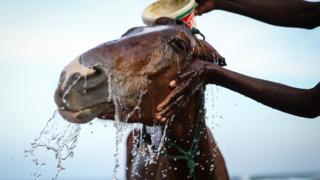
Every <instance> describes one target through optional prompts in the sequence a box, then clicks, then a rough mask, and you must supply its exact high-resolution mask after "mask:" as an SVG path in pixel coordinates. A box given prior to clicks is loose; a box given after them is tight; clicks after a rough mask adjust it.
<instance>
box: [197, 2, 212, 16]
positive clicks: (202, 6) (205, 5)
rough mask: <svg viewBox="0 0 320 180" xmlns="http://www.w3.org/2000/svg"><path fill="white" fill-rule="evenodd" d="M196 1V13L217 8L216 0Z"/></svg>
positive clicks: (200, 13)
mask: <svg viewBox="0 0 320 180" xmlns="http://www.w3.org/2000/svg"><path fill="white" fill-rule="evenodd" d="M196 2H197V3H198V6H197V7H196V11H195V13H196V15H202V14H204V13H207V12H209V11H212V10H214V9H215V2H216V0H196Z"/></svg>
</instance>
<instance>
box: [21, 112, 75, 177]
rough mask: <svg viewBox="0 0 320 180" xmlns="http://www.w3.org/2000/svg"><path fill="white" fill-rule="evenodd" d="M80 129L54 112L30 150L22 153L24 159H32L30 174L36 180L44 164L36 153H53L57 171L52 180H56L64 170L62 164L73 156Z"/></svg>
mask: <svg viewBox="0 0 320 180" xmlns="http://www.w3.org/2000/svg"><path fill="white" fill-rule="evenodd" d="M80 129H81V128H80V125H77V124H71V123H69V122H67V121H65V120H63V119H62V117H60V116H57V110H56V111H54V113H53V116H52V118H50V119H49V120H48V122H47V124H46V126H45V127H44V128H43V130H42V131H41V133H40V135H39V136H38V138H36V139H35V140H34V141H33V142H32V143H31V144H30V145H31V148H30V149H26V150H25V151H24V153H25V157H30V158H32V161H33V163H34V165H35V167H36V170H35V172H34V173H33V174H32V175H33V176H34V178H35V179H36V180H38V179H39V177H40V176H41V172H40V170H41V169H40V168H41V167H42V166H44V165H45V164H46V161H45V160H42V159H40V158H39V156H38V154H37V151H41V150H43V149H45V150H47V151H49V152H52V153H54V157H55V159H56V162H57V163H56V169H57V170H56V173H55V176H54V177H53V178H52V179H53V180H56V179H57V178H58V176H59V174H60V173H61V172H62V171H63V170H65V167H64V166H63V162H64V161H66V160H67V159H69V158H72V157H73V155H74V149H75V148H76V145H77V141H78V138H79V131H80Z"/></svg>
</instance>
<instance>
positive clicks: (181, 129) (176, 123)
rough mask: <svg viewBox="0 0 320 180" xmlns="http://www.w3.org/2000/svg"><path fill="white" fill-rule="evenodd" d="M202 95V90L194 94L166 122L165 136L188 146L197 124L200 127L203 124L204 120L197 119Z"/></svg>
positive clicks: (200, 108) (185, 146) (183, 145)
mask: <svg viewBox="0 0 320 180" xmlns="http://www.w3.org/2000/svg"><path fill="white" fill-rule="evenodd" d="M202 96H203V93H202V92H199V93H197V94H196V95H194V96H193V97H192V98H191V99H190V101H189V103H188V104H187V105H186V107H185V109H183V110H182V111H180V112H179V113H177V115H176V116H175V118H174V119H173V120H171V121H170V122H169V124H168V128H167V132H166V133H167V135H166V136H167V138H169V139H171V140H173V141H175V142H176V144H178V145H180V146H181V147H184V148H185V149H187V148H189V146H190V145H191V143H192V141H193V139H194V134H195V129H196V126H197V124H198V125H199V126H200V127H201V129H202V128H203V127H204V126H205V122H203V120H201V119H199V115H200V114H199V111H201V110H202V107H201V106H202V105H201V103H202V102H201V101H202V98H203V97H202ZM198 121H199V122H198ZM202 133H203V132H202Z"/></svg>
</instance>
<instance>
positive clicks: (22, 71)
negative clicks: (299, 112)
mask: <svg viewBox="0 0 320 180" xmlns="http://www.w3.org/2000/svg"><path fill="white" fill-rule="evenodd" d="M151 2H152V1H151V0H139V1H132V0H122V1H102V0H93V1H92V0H90V1H89V0H71V1H62V0H43V1H36V0H28V1H22V0H7V1H4V0H3V1H0V24H1V28H0V50H1V51H0V82H1V83H2V85H1V90H0V92H1V93H0V99H1V102H0V109H1V111H0V112H1V114H2V118H1V124H2V125H1V129H0V142H1V149H0V169H1V173H0V179H9V178H12V179H17V178H19V177H20V178H24V179H32V177H31V176H30V174H31V173H32V172H33V168H34V167H33V165H32V162H31V160H30V159H25V158H24V157H23V156H24V154H23V150H24V149H26V148H28V147H29V143H30V142H32V140H33V139H34V138H36V137H37V136H38V134H39V133H40V131H41V129H42V128H43V127H44V126H45V123H46V121H47V119H49V118H50V116H51V115H52V113H53V111H54V110H55V109H56V107H55V104H54V101H53V93H54V90H55V87H56V84H57V82H58V78H59V74H60V72H61V70H62V69H63V67H64V66H65V65H67V64H68V63H69V62H70V61H71V60H72V59H73V58H74V57H76V56H77V55H79V54H81V53H82V52H84V51H86V50H88V49H90V48H92V47H94V46H96V45H98V44H100V43H103V42H106V41H110V40H114V39H117V38H119V37H120V35H121V34H122V33H124V32H125V31H126V30H127V29H129V28H131V27H134V26H140V25H142V20H141V12H142V10H143V8H144V7H146V6H147V5H148V4H150V3H151ZM196 20H197V26H198V28H199V29H200V30H201V31H202V33H203V34H205V35H206V38H207V40H208V41H209V42H210V43H211V44H212V45H213V46H214V47H215V48H216V49H217V50H218V51H219V52H220V53H221V54H222V55H223V56H224V57H225V58H226V60H227V63H228V66H227V67H226V68H228V69H231V70H234V71H237V72H240V73H243V74H246V75H250V76H254V77H257V78H262V79H268V80H272V81H275V82H280V83H285V84H287V85H291V86H295V87H300V88H311V87H313V86H314V85H315V84H317V83H318V82H319V79H320V71H319V69H320V61H319V59H320V46H319V42H320V29H319V28H317V29H314V30H303V29H297V28H282V27H276V26H272V25H268V24H264V23H261V22H258V21H255V20H253V19H250V18H246V17H243V16H239V15H235V14H232V13H228V12H222V11H215V12H212V13H209V14H206V15H203V16H201V17H197V19H196ZM211 88H212V91H213V95H211V96H210V97H209V98H208V104H207V109H208V117H209V118H210V119H209V120H208V125H209V126H210V127H213V134H214V136H215V138H216V140H217V141H218V143H219V147H220V148H221V151H222V153H223V155H224V157H225V160H226V162H227V166H228V169H229V172H230V174H231V175H244V174H273V173H308V172H320V153H319V152H320V141H319V139H320V134H319V129H320V118H319V117H318V118H315V119H305V118H299V117H296V116H293V115H289V114H285V113H283V112H280V111H277V110H274V109H271V108H269V107H266V106H263V105H261V104H259V103H257V102H255V101H253V100H250V99H248V98H246V97H244V96H242V95H240V94H237V93H234V92H231V91H229V90H226V89H224V88H222V87H218V88H217V87H216V86H212V87H209V88H208V89H211ZM212 116H214V118H213V119H212ZM104 124H105V123H104V122H101V121H94V124H93V125H91V126H89V125H84V126H83V127H82V128H83V130H82V131H81V133H80V139H79V144H78V147H77V149H76V152H75V157H74V158H73V159H71V160H68V161H67V162H66V163H65V166H66V168H67V169H66V170H65V171H64V172H63V173H62V174H61V176H60V177H61V178H60V179H66V178H78V177H86V178H93V177H97V178H100V177H101V178H106V179H107V178H108V177H109V178H110V177H112V172H113V165H114V159H113V152H114V146H115V140H114V139H115V129H114V128H113V126H112V124H111V123H108V125H107V127H104ZM91 131H93V133H91ZM120 154H121V161H120V162H121V168H122V170H123V169H124V168H125V167H124V164H125V160H124V155H125V145H124V144H122V147H121V151H120ZM50 155H51V154H49V155H48V158H49V160H48V161H49V162H53V160H52V159H53V157H52V156H53V155H52V156H50ZM50 158H52V159H50ZM49 164H50V163H49ZM54 170H55V169H54V167H53V166H51V167H50V166H48V167H47V168H46V170H45V171H44V173H43V176H46V177H51V176H52V174H53V173H52V172H54ZM122 173H123V172H122Z"/></svg>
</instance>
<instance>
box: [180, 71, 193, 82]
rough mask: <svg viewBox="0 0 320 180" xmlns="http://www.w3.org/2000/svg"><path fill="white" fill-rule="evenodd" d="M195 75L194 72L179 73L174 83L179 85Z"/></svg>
mask: <svg viewBox="0 0 320 180" xmlns="http://www.w3.org/2000/svg"><path fill="white" fill-rule="evenodd" d="M195 74H196V72H195V71H188V72H185V73H180V74H178V77H177V79H176V81H177V82H178V83H181V82H183V81H185V80H187V79H189V78H190V77H192V76H194V75H195Z"/></svg>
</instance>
